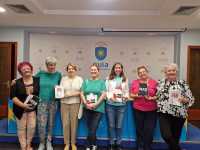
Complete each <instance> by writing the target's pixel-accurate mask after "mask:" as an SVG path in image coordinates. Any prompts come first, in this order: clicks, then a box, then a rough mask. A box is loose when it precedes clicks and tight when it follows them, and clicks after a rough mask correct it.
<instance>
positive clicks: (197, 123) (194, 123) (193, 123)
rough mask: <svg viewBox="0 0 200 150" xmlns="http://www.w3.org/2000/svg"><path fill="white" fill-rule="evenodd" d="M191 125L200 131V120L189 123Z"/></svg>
mask: <svg viewBox="0 0 200 150" xmlns="http://www.w3.org/2000/svg"><path fill="white" fill-rule="evenodd" d="M189 123H191V124H192V125H194V126H196V127H198V128H199V129H200V120H198V121H189Z"/></svg>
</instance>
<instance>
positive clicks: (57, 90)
mask: <svg viewBox="0 0 200 150" xmlns="http://www.w3.org/2000/svg"><path fill="white" fill-rule="evenodd" d="M64 96H65V92H64V88H63V87H62V86H60V85H56V86H55V98H59V99H60V98H64Z"/></svg>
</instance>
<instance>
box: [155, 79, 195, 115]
mask: <svg viewBox="0 0 200 150" xmlns="http://www.w3.org/2000/svg"><path fill="white" fill-rule="evenodd" d="M172 90H174V91H178V94H179V95H181V96H183V97H185V98H187V99H188V100H189V102H188V103H184V104H183V103H180V102H178V101H177V102H176V103H173V102H172V101H173V100H174V99H173V98H172V96H171V93H172V92H171V91H172ZM176 94H177V93H176ZM157 97H158V99H157V106H158V112H162V113H167V114H170V115H172V116H175V117H181V118H186V117H187V109H188V108H189V107H190V106H192V104H193V103H194V97H193V95H192V92H191V90H190V89H189V86H188V85H187V83H186V82H185V81H184V80H176V81H167V80H166V79H162V80H160V81H159V83H158V87H157ZM172 99H173V100H172Z"/></svg>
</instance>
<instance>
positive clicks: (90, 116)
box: [83, 108, 102, 146]
mask: <svg viewBox="0 0 200 150" xmlns="http://www.w3.org/2000/svg"><path fill="white" fill-rule="evenodd" d="M83 115H84V118H85V120H86V125H87V128H88V136H87V142H88V143H87V146H91V145H96V131H97V128H98V126H99V122H100V120H101V116H102V113H100V112H96V111H93V110H89V109H86V108H84V112H83Z"/></svg>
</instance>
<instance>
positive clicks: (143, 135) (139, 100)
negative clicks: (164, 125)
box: [130, 66, 157, 150]
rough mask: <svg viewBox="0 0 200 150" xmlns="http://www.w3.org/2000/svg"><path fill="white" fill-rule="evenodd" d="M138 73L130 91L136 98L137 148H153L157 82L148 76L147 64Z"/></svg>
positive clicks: (139, 68) (134, 102)
mask: <svg viewBox="0 0 200 150" xmlns="http://www.w3.org/2000/svg"><path fill="white" fill-rule="evenodd" d="M137 73H138V77H139V78H138V79H137V80H133V81H132V84H131V91H130V93H131V94H130V96H131V98H133V99H134V101H133V109H134V118H135V125H136V144H137V150H140V149H143V150H151V143H152V140H153V131H154V128H155V126H156V109H157V105H156V88H157V82H156V81H155V80H153V79H151V78H150V77H149V76H148V70H147V68H146V67H145V66H140V67H138V68H137Z"/></svg>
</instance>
